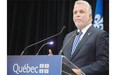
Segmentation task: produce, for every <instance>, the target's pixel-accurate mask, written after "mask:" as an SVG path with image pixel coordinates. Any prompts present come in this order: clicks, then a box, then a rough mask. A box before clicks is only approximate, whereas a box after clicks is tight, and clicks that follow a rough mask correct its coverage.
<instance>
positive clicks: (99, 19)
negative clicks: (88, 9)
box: [94, 0, 103, 29]
mask: <svg viewBox="0 0 116 75" xmlns="http://www.w3.org/2000/svg"><path fill="white" fill-rule="evenodd" d="M94 26H95V27H96V28H98V29H103V0H97V1H96V9H95V17H94Z"/></svg>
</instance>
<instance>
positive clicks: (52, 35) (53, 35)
mask: <svg viewBox="0 0 116 75" xmlns="http://www.w3.org/2000/svg"><path fill="white" fill-rule="evenodd" d="M65 28H66V26H63V27H62V29H61V31H60V32H59V33H57V34H55V35H52V36H50V37H48V38H46V39H43V40H41V41H38V42H36V43H33V44H31V45H29V46H27V47H25V48H24V50H23V51H22V52H21V55H23V54H24V52H25V51H26V49H27V48H29V47H32V46H34V45H36V44H39V43H41V42H43V41H46V40H48V39H51V38H53V37H55V36H58V35H60V34H61V33H62V32H63V30H64V29H65Z"/></svg>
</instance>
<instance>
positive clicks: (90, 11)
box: [74, 0, 92, 14]
mask: <svg viewBox="0 0 116 75" xmlns="http://www.w3.org/2000/svg"><path fill="white" fill-rule="evenodd" d="M75 5H85V6H87V11H88V13H91V14H92V8H91V5H90V4H89V3H88V2H87V1H83V0H78V1H76V2H75V4H74V6H75Z"/></svg>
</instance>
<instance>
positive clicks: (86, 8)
mask: <svg viewBox="0 0 116 75" xmlns="http://www.w3.org/2000/svg"><path fill="white" fill-rule="evenodd" d="M73 21H74V23H75V25H76V27H77V28H79V30H82V29H83V28H84V27H86V26H87V25H88V24H90V23H91V22H92V9H91V6H90V4H89V3H88V2H86V1H82V0H79V1H76V2H75V4H74V9H73Z"/></svg>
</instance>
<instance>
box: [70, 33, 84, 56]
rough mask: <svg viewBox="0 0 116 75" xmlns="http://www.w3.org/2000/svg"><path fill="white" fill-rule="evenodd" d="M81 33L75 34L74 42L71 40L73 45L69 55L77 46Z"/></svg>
mask: <svg viewBox="0 0 116 75" xmlns="http://www.w3.org/2000/svg"><path fill="white" fill-rule="evenodd" d="M82 34H83V32H81V31H80V32H79V34H78V35H76V37H75V39H74V42H73V47H72V51H71V55H73V53H74V52H75V49H76V48H77V46H78V44H79V42H80V37H81V35H82Z"/></svg>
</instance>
